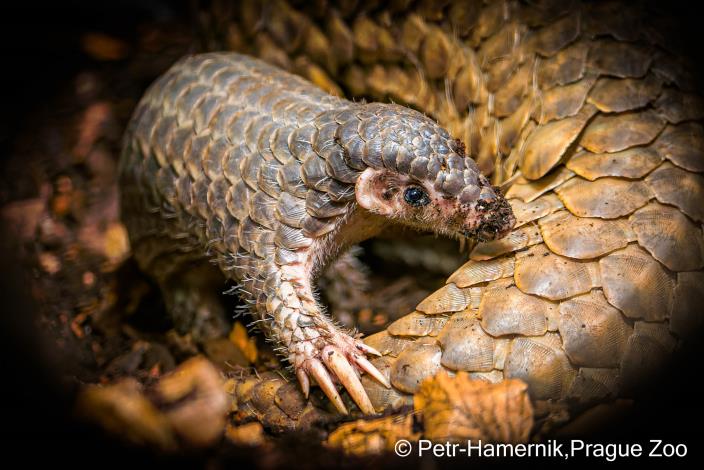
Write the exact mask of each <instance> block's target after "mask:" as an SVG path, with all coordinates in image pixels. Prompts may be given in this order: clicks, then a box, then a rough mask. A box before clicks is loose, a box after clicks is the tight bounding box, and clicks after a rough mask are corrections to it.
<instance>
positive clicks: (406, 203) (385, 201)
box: [343, 103, 516, 241]
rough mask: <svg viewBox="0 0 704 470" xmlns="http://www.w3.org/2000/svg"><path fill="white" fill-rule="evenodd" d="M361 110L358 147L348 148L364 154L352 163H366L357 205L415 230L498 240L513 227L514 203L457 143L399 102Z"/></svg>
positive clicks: (432, 122)
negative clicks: (507, 198) (505, 196)
mask: <svg viewBox="0 0 704 470" xmlns="http://www.w3.org/2000/svg"><path fill="white" fill-rule="evenodd" d="M363 107H364V108H366V109H365V110H364V111H363V112H362V113H360V114H359V116H360V122H361V123H360V125H359V129H358V134H359V136H361V137H362V139H363V141H364V142H363V145H356V146H355V145H352V146H346V151H347V152H357V153H361V154H360V155H350V156H349V158H350V159H351V160H358V159H361V160H362V161H363V162H364V163H365V164H366V168H365V169H364V170H363V171H362V172H361V174H360V175H359V178H358V179H357V182H356V185H355V196H356V199H357V203H358V204H359V205H360V206H361V207H363V208H364V209H367V210H369V211H370V212H373V213H375V214H379V215H382V216H386V217H389V218H393V219H394V220H395V221H397V222H399V223H401V224H404V225H407V226H411V227H414V228H416V229H420V230H424V231H432V232H435V233H439V234H442V235H447V236H451V237H468V238H472V239H476V240H478V241H489V240H494V239H497V238H501V237H503V236H504V235H506V234H507V233H508V232H509V231H510V230H511V229H512V228H513V226H514V225H515V223H516V219H515V217H514V215H513V211H512V210H511V206H510V205H509V203H508V202H507V201H506V199H505V198H504V196H503V195H502V194H501V192H500V191H499V189H498V188H497V187H493V186H492V185H491V183H490V182H489V180H488V179H487V178H486V177H485V176H484V175H482V174H481V173H480V172H479V169H478V168H477V165H476V163H475V162H474V160H472V159H471V158H469V157H468V156H466V155H465V153H464V145H463V144H462V143H461V142H460V141H459V140H457V139H453V138H452V137H451V136H450V134H449V133H448V132H447V131H446V130H445V129H443V128H442V127H440V126H439V125H438V124H437V123H436V122H435V121H433V120H432V119H429V118H428V117H426V116H424V115H423V114H421V113H419V112H417V111H414V110H411V109H408V108H405V107H403V106H398V105H386V104H376V103H372V104H368V105H364V106H363ZM343 137H345V136H344V135H343ZM343 145H344V143H343Z"/></svg>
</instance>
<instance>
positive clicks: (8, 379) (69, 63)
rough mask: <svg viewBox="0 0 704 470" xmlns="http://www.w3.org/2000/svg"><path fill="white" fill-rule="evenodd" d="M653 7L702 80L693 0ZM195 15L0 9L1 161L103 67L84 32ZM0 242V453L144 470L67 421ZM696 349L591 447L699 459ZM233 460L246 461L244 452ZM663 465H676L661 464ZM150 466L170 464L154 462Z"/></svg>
mask: <svg viewBox="0 0 704 470" xmlns="http://www.w3.org/2000/svg"><path fill="white" fill-rule="evenodd" d="M624 3H625V4H626V5H627V4H628V3H629V2H624ZM657 7H658V8H659V9H661V10H662V11H663V14H664V15H668V16H671V17H672V18H673V19H674V20H675V21H676V22H677V23H678V31H679V34H680V39H681V40H682V44H683V45H684V49H685V51H686V53H687V54H688V56H689V57H690V60H691V63H692V64H695V66H696V68H697V71H698V72H699V76H700V77H701V76H702V71H704V66H703V65H702V64H704V46H703V44H704V42H703V41H702V38H701V36H702V31H704V25H703V24H702V21H704V17H703V16H702V15H701V14H700V13H699V8H698V5H697V3H696V2H686V1H674V2H673V1H668V2H660V3H659V4H658V5H657ZM196 10H197V3H196V2H187V1H181V2H160V1H153V0H152V1H138V0H133V1H128V0H125V1H111V2H91V1H69V2H57V3H46V4H43V3H36V2H31V1H28V2H16V3H14V4H12V5H11V6H3V7H2V10H0V23H4V24H2V25H0V61H1V62H0V64H1V65H0V85H1V86H0V159H3V160H4V159H6V158H8V157H9V156H10V155H12V148H13V143H14V140H13V139H14V136H16V135H17V133H18V132H19V131H20V130H26V129H27V128H28V126H32V125H33V122H32V119H33V116H36V115H37V112H39V113H40V114H41V112H43V111H47V110H46V107H47V106H48V103H50V102H51V98H52V97H53V96H55V95H56V94H57V93H58V92H59V91H60V90H61V89H62V87H64V86H66V83H67V82H69V81H70V80H71V79H73V78H74V76H75V74H76V72H77V71H78V70H82V69H84V68H91V67H100V66H101V65H100V64H99V63H97V62H95V61H94V60H93V59H91V58H90V57H89V56H87V55H86V54H85V53H84V52H83V51H82V50H81V47H80V37H81V35H82V34H83V33H85V32H88V31H91V32H94V31H99V32H105V33H107V34H109V35H112V36H114V37H117V38H120V39H122V40H124V41H125V42H127V43H128V44H130V43H132V42H133V41H134V40H135V37H136V30H137V27H138V25H139V24H140V23H142V22H144V21H145V20H148V21H152V22H153V21H157V22H158V21H173V20H176V21H178V22H182V24H183V27H184V28H193V27H194V21H193V20H192V18H193V15H194V12H195V11H196ZM624 14H627V12H624ZM700 83H701V81H700ZM1 163H3V162H2V161H0V164H1ZM0 168H2V167H1V166H0ZM2 229H4V227H0V231H1V230H2ZM0 242H1V245H0V260H1V263H2V264H1V268H0V279H1V285H0V305H1V306H0V311H1V313H0V377H2V380H1V385H0V448H2V447H3V446H6V449H7V450H9V451H10V452H11V453H16V454H17V457H20V458H23V459H24V461H25V462H29V461H34V460H35V459H37V458H39V459H45V458H46V459H49V461H51V462H52V463H69V464H71V465H77V466H83V465H91V466H93V465H100V466H105V465H107V466H114V465H116V464H118V463H120V462H122V461H135V460H136V461H139V462H140V463H143V464H144V463H147V462H154V459H157V457H155V456H152V455H149V454H146V453H144V452H140V451H136V450H134V449H128V448H126V447H123V446H121V445H119V444H116V443H114V442H112V441H111V440H110V439H108V438H106V437H105V436H103V435H102V434H101V433H100V432H99V431H97V430H96V429H92V428H88V427H85V426H84V425H81V424H78V423H76V422H74V421H73V420H72V419H71V418H70V414H69V412H70V409H71V403H72V402H71V400H72V392H73V390H71V388H70V387H68V389H67V388H66V387H64V386H62V385H61V382H60V378H59V374H58V373H57V372H56V371H57V369H58V368H59V367H60V364H57V363H56V361H55V359H56V358H54V357H52V355H51V352H50V351H49V350H47V349H45V347H44V343H43V341H42V332H35V331H32V328H33V326H32V325H33V324H32V314H33V312H34V311H35V308H34V306H33V300H32V298H31V295H30V292H29V290H28V289H27V288H26V286H27V285H28V282H27V280H26V278H25V277H24V276H26V275H27V274H26V273H25V272H24V271H23V270H22V269H21V268H20V264H19V261H18V260H17V259H15V256H16V249H15V247H14V246H13V245H12V243H11V240H10V239H8V238H7V237H3V236H2V235H1V233H0ZM702 353H704V348H703V347H702V345H701V344H697V345H693V346H692V347H691V348H690V349H689V350H686V351H683V352H682V353H681V354H680V355H679V356H678V357H677V358H676V360H675V361H674V363H673V364H672V366H671V367H669V368H667V372H666V374H665V375H664V376H662V377H660V378H659V380H656V381H654V382H653V383H652V384H645V385H644V386H643V390H642V394H643V399H642V400H641V401H640V402H639V404H638V405H637V406H636V408H635V409H634V410H633V412H632V413H630V414H628V415H627V416H625V417H623V419H621V420H620V421H618V422H616V423H614V424H613V425H612V426H609V427H608V429H605V430H604V431H603V432H601V433H599V435H597V436H593V437H592V439H593V441H594V442H612V441H614V440H621V441H627V442H637V441H640V442H647V440H649V439H655V438H657V439H665V440H667V441H670V442H673V443H677V442H684V443H687V444H688V447H689V453H690V457H697V456H699V455H701V454H702V446H703V445H704V443H703V442H701V436H702V431H701V428H702V423H703V421H702V418H704V413H703V410H704V408H703V407H702V396H701V395H702V386H701V385H700V380H701V373H702V369H703V368H702V360H703V359H702V357H704V356H703V354H702ZM230 457H232V456H230ZM235 457H236V458H238V459H241V458H245V459H247V458H248V457H247V454H246V453H239V454H235ZM7 458H9V456H8V455H6V454H5V453H4V452H3V453H2V454H0V461H2V460H5V459H7ZM192 458H193V459H194V460H188V459H186V460H182V459H180V460H179V461H178V463H181V464H183V463H195V462H196V461H198V460H197V459H198V458H199V456H192ZM249 458H250V459H251V457H249ZM310 458H312V459H314V458H315V456H311V457H310ZM661 462H662V463H665V462H667V464H668V465H670V464H671V463H676V461H672V460H669V459H668V460H666V461H661ZM156 463H168V464H170V465H173V464H175V463H177V462H175V461H165V460H156ZM308 463H310V461H309V462H308ZM340 463H342V462H340ZM348 463H349V462H348ZM376 463H377V465H378V464H380V462H379V461H377V462H376ZM526 463H528V462H526ZM632 463H635V462H632ZM653 463H655V462H653ZM658 463H660V462H658ZM431 466H432V465H431Z"/></svg>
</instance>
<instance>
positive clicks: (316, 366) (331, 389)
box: [308, 359, 361, 415]
mask: <svg viewBox="0 0 704 470" xmlns="http://www.w3.org/2000/svg"><path fill="white" fill-rule="evenodd" d="M308 370H309V371H310V375H312V376H313V378H314V379H315V381H316V382H318V386H319V387H320V388H321V390H322V391H323V393H325V395H326V396H327V397H328V398H329V399H330V401H331V402H332V403H333V405H335V408H337V411H339V412H340V413H342V414H345V415H346V414H348V413H347V408H345V404H344V403H342V398H340V394H339V393H337V389H336V388H335V384H333V383H332V379H331V378H330V374H328V371H327V370H326V369H325V366H324V365H323V364H322V363H321V362H320V361H319V360H317V359H311V360H310V361H309V362H308ZM360 385H361V384H360Z"/></svg>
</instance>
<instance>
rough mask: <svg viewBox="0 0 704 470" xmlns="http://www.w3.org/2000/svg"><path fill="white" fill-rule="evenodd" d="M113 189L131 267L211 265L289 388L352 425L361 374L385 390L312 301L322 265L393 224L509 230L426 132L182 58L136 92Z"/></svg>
mask: <svg viewBox="0 0 704 470" xmlns="http://www.w3.org/2000/svg"><path fill="white" fill-rule="evenodd" d="M120 178H121V194H122V196H121V197H122V199H121V201H122V213H123V218H124V220H125V223H126V225H127V228H128V231H129V233H130V240H131V242H132V245H133V247H134V252H135V257H136V258H137V261H138V262H139V264H140V265H141V266H142V268H143V269H145V270H146V271H148V272H152V274H155V275H156V273H155V271H156V268H155V266H157V265H159V266H162V268H160V269H163V266H167V267H168V266H169V261H171V260H172V259H174V260H175V259H177V258H179V257H182V256H183V254H184V253H187V254H188V255H189V257H192V255H194V254H195V255H197V256H200V257H202V258H204V259H208V260H210V261H213V262H215V263H217V264H218V266H219V267H220V270H221V271H222V273H223V274H224V275H225V276H226V277H228V278H230V279H233V280H234V281H235V282H237V283H238V284H239V286H240V293H241V296H242V298H243V300H245V301H246V302H247V303H248V304H249V306H250V310H251V311H252V313H253V314H254V315H255V316H256V317H257V323H258V324H259V326H260V327H261V329H262V330H263V331H264V332H265V334H266V335H267V336H268V337H269V338H270V339H272V341H274V342H275V343H276V345H277V349H278V350H279V351H280V353H281V354H282V355H283V356H284V357H285V358H287V359H288V360H289V361H290V363H291V364H292V366H293V369H294V372H295V375H296V377H297V378H298V381H299V382H300V384H301V388H302V389H303V392H304V393H305V394H306V395H307V394H308V391H309V389H310V386H311V383H312V382H313V381H314V382H315V383H317V385H318V386H320V387H321V389H322V390H323V391H324V392H325V394H326V395H327V396H328V397H329V398H330V400H331V401H332V402H333V403H334V404H335V406H336V407H337V409H338V410H339V411H341V412H343V413H346V412H347V410H346V409H345V406H344V405H343V402H342V399H341V397H340V394H339V392H338V389H337V384H338V383H339V384H342V386H343V387H344V388H345V389H346V390H347V391H348V393H349V394H350V396H351V397H352V399H353V400H354V401H355V403H356V404H357V405H358V406H359V408H360V409H361V410H362V411H363V412H365V413H373V412H374V408H373V406H372V404H371V402H370V400H369V398H368V396H367V394H366V392H365V391H364V389H363V387H362V385H361V382H360V380H359V374H360V373H362V372H366V373H368V374H370V375H371V376H373V377H374V378H375V379H376V380H378V381H379V382H380V383H382V384H384V385H386V386H388V385H389V384H388V381H387V379H386V378H385V377H384V376H383V375H382V374H381V373H380V372H379V371H378V370H377V369H376V368H375V367H374V366H373V365H372V364H371V363H370V362H369V360H368V359H367V355H369V354H372V355H373V354H378V352H376V351H375V350H373V349H372V348H370V347H369V346H366V345H365V344H364V343H363V342H362V341H361V340H360V339H359V338H354V337H352V336H350V335H349V334H348V333H346V332H343V331H341V330H340V329H339V328H338V327H337V326H336V325H335V324H334V323H333V322H332V320H331V319H330V318H329V317H328V316H327V315H326V314H325V313H324V310H323V308H322V307H321V306H320V305H319V303H318V302H317V300H316V297H315V288H314V286H315V281H316V279H317V278H318V276H319V275H320V273H321V272H322V271H323V270H324V269H325V267H326V266H327V265H328V264H329V263H330V262H331V261H332V260H334V259H335V258H336V257H337V256H338V255H339V254H340V253H342V252H344V251H345V250H347V249H348V248H349V247H350V246H352V245H354V244H356V243H359V242H360V241H362V240H365V239H367V238H370V237H373V236H375V235H377V234H379V233H380V232H382V231H384V230H385V229H387V228H388V227H389V226H391V225H393V224H402V225H405V226H408V227H412V228H414V229H417V230H421V231H429V232H435V233H439V234H443V235H447V236H450V237H455V238H462V237H472V238H477V239H481V240H491V239H494V238H497V237H500V236H503V235H504V234H505V233H507V232H508V231H509V230H510V229H511V227H512V226H513V224H514V222H515V220H514V217H513V214H512V212H511V208H510V206H509V205H508V203H507V202H506V201H505V199H504V198H503V197H502V195H501V194H500V192H499V191H498V190H497V189H496V188H493V187H492V186H491V185H490V184H489V182H488V180H487V179H486V178H485V177H484V176H482V175H481V174H480V173H479V171H478V169H477V166H476V164H475V163H474V161H473V160H472V159H471V158H468V157H466V156H465V155H464V146H463V145H462V144H461V143H460V142H459V141H457V140H455V139H452V138H451V137H450V135H449V134H448V132H447V131H445V130H444V129H442V128H441V127H440V126H438V125H437V123H435V122H434V121H433V120H431V119H429V118H427V117H426V116H424V115H422V114H420V113H418V112H415V111H413V110H410V109H408V108H404V107H402V106H397V105H385V104H378V103H371V104H359V103H352V102H349V101H346V100H343V99H339V98H336V97H333V96H329V95H326V94H325V93H324V92H323V91H321V90H319V89H317V88H316V87H315V86H313V85H312V84H310V83H308V82H306V81H305V80H303V79H301V78H300V77H296V76H293V75H290V74H288V73H285V72H283V71H281V70H279V69H277V68H275V67H272V66H269V65H267V64H265V63H263V62H260V61H258V60H254V59H251V58H248V57H246V56H242V55H238V54H232V53H211V54H202V55H197V56H191V57H187V58H184V59H182V60H181V61H179V62H178V63H177V64H175V65H174V66H173V67H172V68H171V69H170V70H169V71H168V72H166V73H165V74H164V75H163V76H162V77H161V78H160V79H158V80H157V81H156V82H155V83H154V84H153V85H152V86H151V87H150V89H149V90H148V91H147V92H146V94H145V96H144V97H143V98H142V100H141V101H140V104H139V105H138V107H137V109H136V111H135V113H134V115H133V117H132V119H131V121H130V124H129V126H128V129H127V132H126V135H125V143H124V151H123V155H122V158H121V162H120ZM176 255H178V256H176ZM172 257H173V258H172ZM172 267H174V266H172Z"/></svg>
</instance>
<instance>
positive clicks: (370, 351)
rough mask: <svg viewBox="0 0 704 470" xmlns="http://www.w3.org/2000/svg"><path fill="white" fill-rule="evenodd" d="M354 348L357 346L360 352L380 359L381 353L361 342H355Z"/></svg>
mask: <svg viewBox="0 0 704 470" xmlns="http://www.w3.org/2000/svg"><path fill="white" fill-rule="evenodd" d="M356 346H357V349H359V350H360V351H363V352H365V353H367V354H372V355H374V356H379V357H381V353H380V352H379V351H377V350H376V349H374V348H373V347H371V346H369V345H368V344H364V343H363V342H362V341H361V340H360V341H357V344H356Z"/></svg>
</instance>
